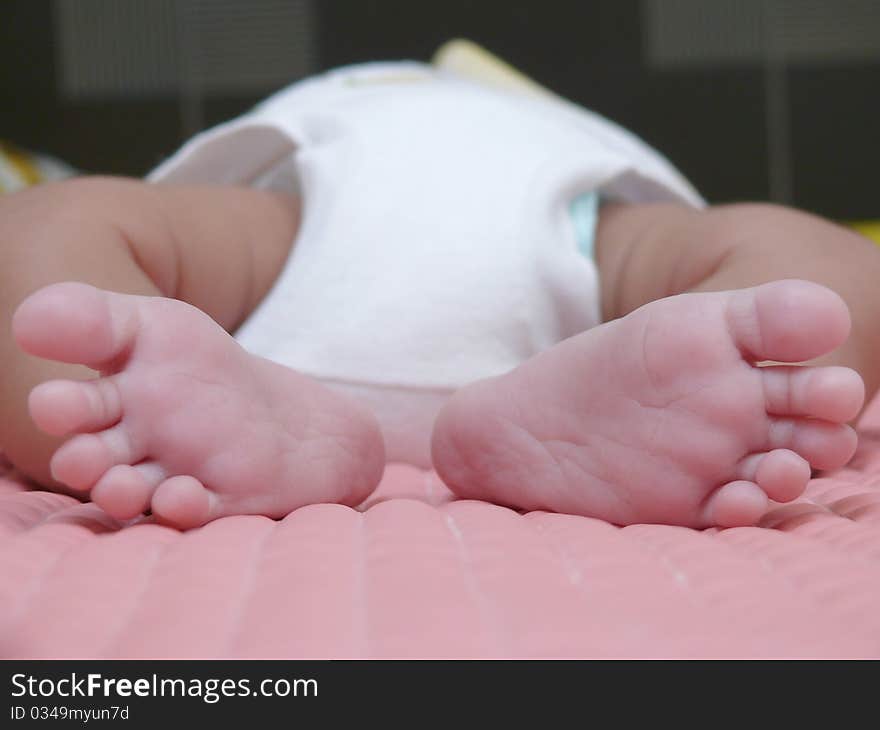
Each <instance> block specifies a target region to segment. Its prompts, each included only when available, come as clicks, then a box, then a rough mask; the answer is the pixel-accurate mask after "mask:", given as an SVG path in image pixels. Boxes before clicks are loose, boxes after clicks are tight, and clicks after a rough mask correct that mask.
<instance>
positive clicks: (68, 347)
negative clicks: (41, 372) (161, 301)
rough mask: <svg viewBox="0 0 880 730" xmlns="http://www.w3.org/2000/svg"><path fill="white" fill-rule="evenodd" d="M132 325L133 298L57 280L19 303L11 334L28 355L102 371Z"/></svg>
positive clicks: (129, 338) (128, 338)
mask: <svg viewBox="0 0 880 730" xmlns="http://www.w3.org/2000/svg"><path fill="white" fill-rule="evenodd" d="M138 322H139V320H138V310H137V305H136V298H135V297H131V296H126V295H124V294H114V293H112V292H106V291H103V290H101V289H96V288H95V287H93V286H89V285H88V284H81V283H77V282H63V283H61V284H52V285H51V286H47V287H44V288H43V289H40V290H39V291H37V292H35V293H33V294H31V295H30V296H29V297H28V298H27V299H25V300H24V301H23V302H22V303H21V305H19V307H18V309H17V310H16V312H15V314H14V315H13V319H12V330H13V333H14V336H15V339H16V341H17V342H18V344H19V345H20V346H21V348H22V349H23V350H25V352H29V353H30V354H31V355H36V356H38V357H43V358H46V359H49V360H59V361H61V362H69V363H80V364H83V365H88V366H89V367H92V368H94V369H96V370H104V369H107V367H108V363H111V362H112V361H114V360H117V359H118V358H119V357H121V356H122V355H123V354H124V353H125V351H126V350H127V349H128V348H129V347H130V346H131V343H132V342H133V341H134V338H135V336H136V334H137V330H138V326H139V325H138Z"/></svg>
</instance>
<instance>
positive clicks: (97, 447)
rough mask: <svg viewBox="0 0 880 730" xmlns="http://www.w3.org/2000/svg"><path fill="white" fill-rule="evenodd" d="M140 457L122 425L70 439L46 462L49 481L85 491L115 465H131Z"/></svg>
mask: <svg viewBox="0 0 880 730" xmlns="http://www.w3.org/2000/svg"><path fill="white" fill-rule="evenodd" d="M141 457H142V455H141V454H138V453H137V451H136V450H135V448H134V445H133V444H132V442H131V439H130V437H129V434H128V430H127V429H126V428H124V427H123V425H122V424H119V425H117V426H114V427H113V428H110V429H108V430H106V431H100V432H98V433H87V434H81V435H79V436H74V437H73V438H72V439H70V440H69V441H66V442H65V443H64V444H62V445H61V446H60V447H59V448H58V450H57V451H56V452H55V454H54V455H53V456H52V460H51V461H50V463H49V469H50V471H51V473H52V477H53V479H56V480H57V481H59V482H61V483H62V484H66V485H67V486H68V487H70V488H71V489H76V490H87V489H91V488H92V486H94V484H95V483H96V482H97V481H98V480H99V479H100V478H101V477H102V476H103V475H104V472H106V471H107V470H108V469H111V468H112V467H114V466H116V465H117V464H131V463H133V462H135V461H139V460H140V458H141Z"/></svg>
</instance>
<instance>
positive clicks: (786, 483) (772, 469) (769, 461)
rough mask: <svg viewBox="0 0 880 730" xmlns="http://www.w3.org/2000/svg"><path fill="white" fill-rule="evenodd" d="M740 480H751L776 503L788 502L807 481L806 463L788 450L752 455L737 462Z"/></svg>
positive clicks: (807, 469) (801, 491)
mask: <svg viewBox="0 0 880 730" xmlns="http://www.w3.org/2000/svg"><path fill="white" fill-rule="evenodd" d="M738 471H739V473H738V476H739V478H740V479H745V480H747V481H752V482H755V483H756V484H757V485H758V486H759V487H761V489H762V490H763V491H764V492H765V493H766V494H767V496H768V497H770V499H772V500H774V501H776V502H791V500H793V499H797V498H798V497H800V496H801V494H803V491H804V489H806V486H807V483H808V482H809V481H810V474H811V471H810V464H809V462H807V460H806V459H804V458H803V457H801V456H799V455H798V454H796V453H795V452H794V451H790V450H788V449H776V450H775V451H770V452H768V453H765V454H752V455H751V456H747V457H746V458H745V459H743V460H742V461H741V462H740V468H739V470H738Z"/></svg>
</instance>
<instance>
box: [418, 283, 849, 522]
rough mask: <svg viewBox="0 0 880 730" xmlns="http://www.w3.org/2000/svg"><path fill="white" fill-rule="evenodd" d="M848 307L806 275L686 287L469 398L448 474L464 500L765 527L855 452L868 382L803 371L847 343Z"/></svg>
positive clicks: (471, 390) (443, 469)
mask: <svg viewBox="0 0 880 730" xmlns="http://www.w3.org/2000/svg"><path fill="white" fill-rule="evenodd" d="M849 326H850V322H849V313H848V311H847V308H846V305H845V304H844V303H843V301H842V300H841V299H840V297H838V296H837V295H836V294H835V293H833V292H831V291H830V290H828V289H825V288H824V287H821V286H818V285H816V284H811V283H809V282H804V281H781V282H774V283H771V284H765V285H763V286H759V287H755V288H752V289H742V290H736V291H729V292H719V293H706V294H703V293H699V294H684V295H681V296H675V297H670V298H668V299H663V300H660V301H656V302H652V303H650V304H648V305H646V306H644V307H642V308H641V309H638V310H637V311H635V312H633V313H631V314H630V315H628V316H627V317H624V318H622V319H620V320H617V321H614V322H609V323H607V324H604V325H602V326H600V327H597V328H595V329H593V330H590V331H587V332H584V333H583V334H580V335H577V336H575V337H572V338H570V339H568V340H566V341H564V342H562V343H560V344H558V345H557V346H555V347H553V348H551V349H550V350H548V351H546V352H544V353H541V354H540V355H538V356H537V357H534V358H532V359H531V360H529V361H528V362H526V363H524V364H523V365H522V366H520V367H519V368H517V369H516V370H514V371H512V372H511V373H509V374H506V375H503V376H500V377H497V378H490V379H488V380H484V381H480V382H478V383H475V384H473V385H471V386H468V387H467V388H464V389H463V390H462V391H460V392H459V393H457V394H456V395H455V396H454V397H453V398H452V399H451V400H450V401H449V402H448V404H447V405H446V406H445V407H444V409H443V410H442V411H441V413H440V415H439V416H438V420H437V422H436V425H435V430H434V438H433V457H434V465H435V467H436V468H437V471H438V473H439V474H440V476H441V477H442V478H443V479H444V481H445V482H446V483H447V484H448V485H449V486H450V487H451V488H452V489H453V490H454V491H456V492H457V493H458V494H459V495H460V496H464V497H475V498H488V499H492V500H494V501H498V502H502V503H506V504H511V505H515V506H517V507H521V508H525V509H552V510H557V511H562V512H570V513H575V514H583V515H589V516H594V517H600V518H603V519H606V520H608V521H611V522H615V523H618V524H631V523H635V522H659V523H671V524H680V525H688V526H693V527H702V526H707V525H721V526H736V525H749V524H754V523H755V522H756V521H757V520H758V519H759V518H760V517H761V515H762V514H763V513H764V511H765V509H766V507H767V498H768V497H769V498H770V499H773V500H776V501H779V502H785V501H789V500H792V499H794V498H796V497H797V496H799V495H800V494H801V492H802V491H803V490H804V488H805V486H806V483H807V481H808V480H809V478H810V465H812V466H813V467H815V468H818V469H832V468H836V467H839V466H842V465H843V464H845V463H846V462H847V461H848V460H849V459H850V457H851V456H852V454H853V451H854V449H855V445H856V435H855V432H854V431H853V429H852V428H850V427H849V426H848V425H846V422H847V421H849V420H851V419H853V418H854V417H855V416H856V415H857V413H858V412H859V410H860V408H861V405H862V401H863V398H864V387H863V384H862V381H861V378H860V377H859V376H858V374H857V373H856V372H855V371H853V370H850V369H848V368H843V367H796V366H770V367H757V366H756V365H755V363H757V362H760V361H767V360H770V361H776V362H786V363H795V362H802V361H805V360H809V359H812V358H814V357H819V356H820V355H823V354H825V353H827V352H830V351H831V350H833V349H834V348H836V347H837V346H839V345H840V344H841V343H842V342H843V341H844V340H845V339H846V337H847V335H848V333H849Z"/></svg>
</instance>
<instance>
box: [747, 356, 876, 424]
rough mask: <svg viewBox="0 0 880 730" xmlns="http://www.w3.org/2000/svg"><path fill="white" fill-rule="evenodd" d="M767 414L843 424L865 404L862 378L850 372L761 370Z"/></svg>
mask: <svg viewBox="0 0 880 730" xmlns="http://www.w3.org/2000/svg"><path fill="white" fill-rule="evenodd" d="M760 371H761V377H762V379H763V383H764V396H765V399H766V401H767V412H768V413H771V414H775V415H781V416H807V417H810V418H821V419H823V420H825V421H832V422H835V423H845V422H847V421H851V420H853V419H854V418H855V417H856V416H857V415H858V414H859V411H861V409H862V405H863V404H864V400H865V384H864V382H863V381H862V377H861V376H860V375H859V374H858V373H857V372H856V371H855V370H852V369H851V368H845V367H840V366H830V367H798V366H785V365H780V366H775V367H764V368H760Z"/></svg>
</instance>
